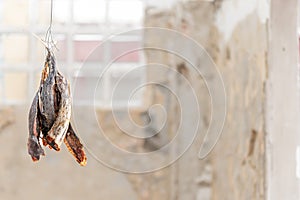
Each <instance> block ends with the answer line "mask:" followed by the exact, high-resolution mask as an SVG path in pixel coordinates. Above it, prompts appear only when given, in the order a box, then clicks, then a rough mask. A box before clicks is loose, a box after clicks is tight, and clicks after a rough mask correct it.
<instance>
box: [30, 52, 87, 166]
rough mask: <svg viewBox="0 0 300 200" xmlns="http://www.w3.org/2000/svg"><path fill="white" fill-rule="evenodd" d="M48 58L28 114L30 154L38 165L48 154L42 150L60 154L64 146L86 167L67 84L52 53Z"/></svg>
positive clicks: (48, 53) (49, 53)
mask: <svg viewBox="0 0 300 200" xmlns="http://www.w3.org/2000/svg"><path fill="white" fill-rule="evenodd" d="M46 49H47V58H46V61H45V65H44V69H43V72H42V76H41V81H40V86H39V89H38V91H37V93H36V95H35V97H34V100H33V102H32V105H31V108H30V111H29V121H28V122H29V138H28V143H27V146H28V153H29V154H30V155H31V157H32V160H33V161H38V160H39V159H40V156H41V155H43V156H44V155H45V152H44V150H43V148H42V146H41V141H42V143H43V145H44V146H49V148H50V149H52V148H53V149H55V150H56V151H59V150H60V146H61V144H62V142H64V143H65V145H66V146H67V148H68V150H69V151H70V153H71V154H72V155H73V156H74V157H75V159H76V161H77V162H78V163H79V164H80V165H82V166H84V165H86V155H85V152H84V150H83V145H82V144H81V142H80V140H79V138H78V137H77V136H76V134H75V132H74V130H73V128H72V126H71V123H70V118H71V95H70V86H69V83H68V80H67V79H66V78H65V77H63V75H62V74H61V73H60V72H59V71H58V70H57V68H56V63H55V58H54V54H53V52H52V51H51V50H50V49H49V48H47V47H46Z"/></svg>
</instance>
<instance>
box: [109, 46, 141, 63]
mask: <svg viewBox="0 0 300 200" xmlns="http://www.w3.org/2000/svg"><path fill="white" fill-rule="evenodd" d="M111 47H112V48H111V52H112V57H113V58H114V59H117V60H116V62H139V61H140V53H141V51H140V50H135V49H138V48H140V47H141V43H140V42H139V41H128V42H124V41H123V42H122V41H115V42H112V45H111Z"/></svg>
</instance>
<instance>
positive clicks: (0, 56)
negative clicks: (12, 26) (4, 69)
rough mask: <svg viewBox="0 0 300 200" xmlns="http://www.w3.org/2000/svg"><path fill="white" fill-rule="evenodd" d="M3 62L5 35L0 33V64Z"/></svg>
mask: <svg viewBox="0 0 300 200" xmlns="http://www.w3.org/2000/svg"><path fill="white" fill-rule="evenodd" d="M1 64H3V35H1V34H0V65H1Z"/></svg>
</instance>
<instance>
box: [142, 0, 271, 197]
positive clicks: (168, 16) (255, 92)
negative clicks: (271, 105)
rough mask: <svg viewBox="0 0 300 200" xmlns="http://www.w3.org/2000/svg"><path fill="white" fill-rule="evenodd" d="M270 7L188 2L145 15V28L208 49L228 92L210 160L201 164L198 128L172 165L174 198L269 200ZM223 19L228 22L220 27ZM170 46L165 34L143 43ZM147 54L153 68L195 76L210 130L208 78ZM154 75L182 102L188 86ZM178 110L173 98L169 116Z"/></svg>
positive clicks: (171, 60)
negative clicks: (266, 110) (176, 34)
mask: <svg viewBox="0 0 300 200" xmlns="http://www.w3.org/2000/svg"><path fill="white" fill-rule="evenodd" d="M249 6H250V8H249ZM268 9H269V6H268V5H267V3H266V2H265V1H263V2H262V1H260V2H256V1H232V2H231V3H228V2H225V1H224V2H223V1H215V2H214V3H209V2H201V1H190V2H189V1H185V2H184V3H177V4H176V5H174V7H173V8H172V9H169V10H164V11H162V10H156V9H155V8H149V9H148V10H147V12H146V19H145V25H146V26H149V27H163V28H169V29H174V30H176V31H180V32H182V33H184V34H186V35H188V36H190V37H191V38H193V39H195V40H196V41H197V42H199V43H200V44H201V45H203V47H204V48H205V49H206V50H207V51H208V53H209V54H210V56H211V57H212V59H213V60H214V62H215V63H216V65H217V66H218V69H219V70H220V72H221V74H222V77H223V80H224V84H225V88H226V92H227V118H226V123H225V126H224V130H223V133H222V136H221V138H220V140H219V142H218V144H217V146H216V147H215V149H214V150H213V152H212V153H211V154H210V156H209V157H208V158H206V159H205V160H198V159H197V154H198V151H199V147H200V145H201V143H202V138H203V132H202V131H201V130H200V131H199V136H198V138H197V140H196V141H195V142H194V144H193V145H192V146H191V148H190V149H189V150H188V151H187V152H186V153H185V154H184V156H183V157H182V158H181V159H180V160H179V161H178V162H177V163H176V164H174V166H172V168H171V170H173V171H172V178H173V180H176V181H174V182H173V183H172V186H171V188H172V191H171V193H172V197H173V199H215V200H219V199H225V200H226V199H228V200H233V199H237V200H239V199H265V192H264V191H265V188H264V186H265V178H264V177H265V171H264V168H265V161H264V158H265V145H264V144H265V125H264V103H265V92H264V91H265V81H266V77H267V32H268V31H267V18H268V16H269V12H268ZM245 10H246V11H247V12H246V11H245ZM226 11H228V12H227V13H226ZM232 12H234V13H235V14H236V15H234V13H232ZM228 13H229V14H231V15H229V14H228ZM239 14H240V16H239ZM222 17H223V19H224V20H225V21H226V23H227V24H222ZM236 17H237V18H239V19H236ZM224 23H225V22H224ZM228 23H229V24H228ZM222 25H224V26H227V27H228V26H229V25H232V26H231V27H230V29H229V30H227V29H222V28H220V27H222ZM169 40H170V38H168V36H167V35H159V36H157V35H149V34H145V43H146V44H147V42H148V43H152V44H153V43H165V44H166V45H168V43H169V42H170V41H169ZM176 42H178V43H180V41H176ZM182 50H183V51H184V50H186V49H184V48H183V49H182ZM146 55H147V56H146V57H147V60H148V62H158V63H163V64H166V65H167V66H170V67H171V68H174V69H176V68H177V70H178V71H179V72H181V73H183V74H188V75H189V76H190V81H191V82H192V83H193V87H194V88H195V90H196V91H197V95H198V98H199V102H200V104H201V105H202V109H201V114H202V118H201V120H202V122H201V124H202V127H201V129H202V130H203V129H207V126H208V125H209V119H210V112H211V108H210V106H209V96H208V93H207V89H206V87H205V83H204V82H203V80H199V78H197V77H196V76H195V74H194V73H193V70H191V66H189V65H188V64H186V67H182V61H181V60H178V59H176V58H174V57H172V56H170V55H168V54H167V53H148V54H146ZM195 59H198V60H199V68H201V65H205V63H204V62H205V59H204V60H201V57H200V56H199V57H198V58H197V55H195ZM204 73H205V72H204ZM149 74H150V75H149V76H150V80H151V77H155V79H159V78H160V81H162V82H163V81H167V82H168V83H169V84H170V85H172V84H174V85H176V86H177V87H178V91H179V93H178V95H182V96H184V86H183V85H181V84H180V83H178V82H176V80H175V81H174V80H172V79H171V80H168V78H166V76H163V75H160V74H158V73H157V72H155V71H149ZM151 74H152V76H151ZM158 77H159V78H158ZM213 78H214V77H212V79H213ZM154 90H155V89H154ZM165 95H167V94H165ZM165 98H168V97H165ZM170 98H171V97H170ZM188 100H189V99H186V101H188ZM176 106H177V105H176V104H175V103H174V99H173V100H172V98H171V103H170V107H169V108H170V110H169V114H171V115H170V116H174V115H172V112H173V111H174V110H176ZM183 109H184V108H183ZM177 122H178V121H177V119H176V117H173V119H169V121H168V123H169V128H170V130H172V127H174V126H176V123H177ZM169 134H170V133H169Z"/></svg>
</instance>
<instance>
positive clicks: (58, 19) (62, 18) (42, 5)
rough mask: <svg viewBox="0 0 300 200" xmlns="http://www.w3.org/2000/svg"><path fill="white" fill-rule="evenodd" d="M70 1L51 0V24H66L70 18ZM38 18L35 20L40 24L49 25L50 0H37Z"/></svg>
mask: <svg viewBox="0 0 300 200" xmlns="http://www.w3.org/2000/svg"><path fill="white" fill-rule="evenodd" d="M70 6H71V4H70V1H69V0H54V1H53V24H54V25H55V24H66V23H67V22H68V21H69V19H70ZM37 7H38V9H37V10H38V16H39V17H38V18H37V21H38V23H39V24H42V25H46V26H48V25H49V21H50V10H51V1H50V0H39V1H38V5H37Z"/></svg>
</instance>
